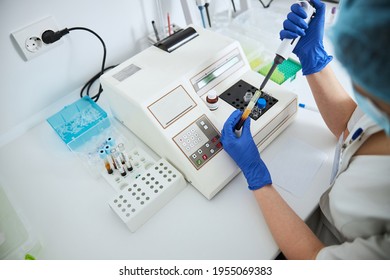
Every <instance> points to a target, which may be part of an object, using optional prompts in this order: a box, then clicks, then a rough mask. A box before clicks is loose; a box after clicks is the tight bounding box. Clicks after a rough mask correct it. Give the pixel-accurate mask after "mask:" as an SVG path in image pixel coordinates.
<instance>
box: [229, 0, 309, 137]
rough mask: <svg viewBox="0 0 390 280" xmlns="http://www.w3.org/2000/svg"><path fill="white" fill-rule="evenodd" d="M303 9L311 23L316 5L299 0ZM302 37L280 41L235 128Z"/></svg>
mask: <svg viewBox="0 0 390 280" xmlns="http://www.w3.org/2000/svg"><path fill="white" fill-rule="evenodd" d="M297 3H298V4H299V5H300V6H301V7H302V8H303V10H304V11H305V12H306V15H307V17H306V19H305V21H306V23H307V24H309V22H310V20H311V18H312V16H313V15H314V13H315V9H314V7H313V6H312V5H311V4H310V3H309V2H308V1H298V2H297ZM300 38H301V37H297V38H295V39H287V38H285V39H283V41H282V42H281V43H280V45H279V48H278V49H277V51H276V55H275V58H274V62H273V64H272V67H271V69H270V70H269V71H268V74H267V76H265V78H264V80H263V82H262V83H261V86H260V88H259V89H258V90H256V92H255V94H254V95H253V97H252V99H251V101H250V102H249V103H248V106H247V107H246V108H245V110H244V112H243V114H242V116H241V119H240V121H239V122H238V123H237V125H236V127H235V129H236V130H240V129H241V127H242V125H243V124H244V122H245V120H246V119H247V118H248V116H249V114H250V113H251V111H252V109H253V107H254V105H255V104H256V102H257V100H258V99H259V97H260V96H261V92H262V90H263V89H264V87H265V85H266V84H267V82H268V80H269V79H270V77H271V75H272V73H273V72H274V71H275V69H276V67H277V66H278V65H279V64H281V63H282V62H283V61H285V60H286V59H287V58H288V57H289V56H290V54H291V53H292V51H293V50H294V48H295V46H296V45H297V44H298V41H299V39H300Z"/></svg>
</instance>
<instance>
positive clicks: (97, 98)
mask: <svg viewBox="0 0 390 280" xmlns="http://www.w3.org/2000/svg"><path fill="white" fill-rule="evenodd" d="M73 30H84V31H88V32H90V33H92V34H93V35H95V36H96V37H97V38H98V39H99V41H100V42H101V43H102V46H103V61H102V68H101V70H100V75H99V76H98V77H97V78H95V79H93V81H92V83H90V84H89V82H90V81H91V80H92V79H91V80H90V81H89V82H88V83H87V84H85V85H84V87H83V88H82V89H81V91H80V97H81V98H82V97H83V91H84V89H85V88H86V87H87V86H88V90H87V95H88V96H89V90H90V88H91V86H92V84H93V83H94V82H95V80H96V79H98V78H99V77H100V76H101V75H103V74H104V67H105V64H106V55H107V50H106V44H105V43H104V41H103V39H102V38H101V37H100V36H99V35H98V34H97V33H96V32H95V31H93V30H91V29H89V28H85V27H78V26H77V27H72V28H69V29H68V31H69V32H70V31H73ZM95 76H96V75H95ZM95 76H94V77H95ZM88 84H89V85H88ZM102 92H103V87H102V85H101V84H100V85H99V91H98V93H97V94H96V95H94V96H92V97H91V99H92V100H93V101H95V102H97V101H98V100H99V97H100V94H101V93H102Z"/></svg>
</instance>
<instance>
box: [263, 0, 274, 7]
mask: <svg viewBox="0 0 390 280" xmlns="http://www.w3.org/2000/svg"><path fill="white" fill-rule="evenodd" d="M259 1H260V3H261V5H263V8H269V6H270V5H271V3H272V1H274V0H270V1H269V2H268V4H267V5H264V3H263V1H261V0H259Z"/></svg>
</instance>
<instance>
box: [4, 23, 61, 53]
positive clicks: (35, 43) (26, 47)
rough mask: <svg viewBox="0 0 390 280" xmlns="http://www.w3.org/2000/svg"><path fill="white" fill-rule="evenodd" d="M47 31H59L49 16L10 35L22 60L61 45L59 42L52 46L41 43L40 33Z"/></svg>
mask: <svg viewBox="0 0 390 280" xmlns="http://www.w3.org/2000/svg"><path fill="white" fill-rule="evenodd" d="M48 29H50V30H53V31H58V30H59V29H58V26H57V24H56V22H55V20H54V18H53V17H51V16H49V17H46V18H43V19H41V20H39V21H37V22H34V23H32V24H29V25H27V26H25V27H23V28H21V29H19V30H17V31H15V32H12V33H11V36H12V37H13V39H14V40H15V43H16V44H17V45H18V47H19V49H20V52H21V55H22V57H23V59H24V60H26V61H28V60H30V59H32V58H34V57H37V56H39V55H41V54H43V53H45V52H46V51H48V50H50V49H52V48H53V47H55V46H58V45H60V44H62V41H61V40H59V41H57V42H55V43H53V44H45V43H44V42H43V41H42V33H43V32H44V31H46V30H48Z"/></svg>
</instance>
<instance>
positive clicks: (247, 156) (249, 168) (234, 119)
mask: <svg viewBox="0 0 390 280" xmlns="http://www.w3.org/2000/svg"><path fill="white" fill-rule="evenodd" d="M241 115H242V112H241V111H240V110H236V111H234V112H233V113H232V114H231V115H230V117H229V118H228V119H227V120H226V122H225V124H224V126H223V129H222V136H221V142H222V146H223V148H224V149H225V151H226V152H227V153H228V154H229V155H230V156H231V157H232V159H233V160H234V161H235V162H236V163H237V165H238V166H239V167H240V168H241V170H242V172H243V173H244V176H245V178H246V180H247V182H248V188H249V189H250V190H257V189H260V188H261V187H264V186H265V185H269V184H272V181H271V175H270V174H269V171H268V169H267V166H265V164H264V162H263V160H262V159H261V158H260V154H259V150H258V149H257V147H256V144H255V142H254V141H253V137H252V134H251V131H250V129H249V128H250V121H251V120H250V118H248V119H246V120H245V122H244V125H243V127H242V133H241V136H237V135H236V133H235V128H234V127H235V126H236V124H237V123H238V121H239V120H240V118H241Z"/></svg>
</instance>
